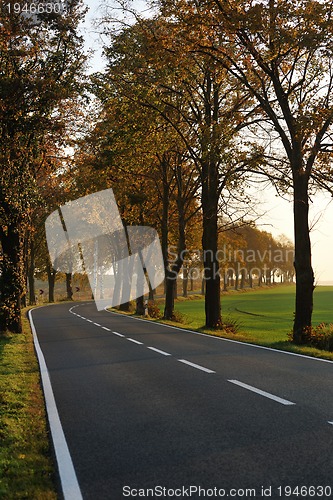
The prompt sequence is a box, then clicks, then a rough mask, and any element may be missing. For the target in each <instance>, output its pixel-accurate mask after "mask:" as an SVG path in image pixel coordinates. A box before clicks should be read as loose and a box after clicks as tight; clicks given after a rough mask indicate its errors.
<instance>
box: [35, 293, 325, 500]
mask: <svg viewBox="0 0 333 500" xmlns="http://www.w3.org/2000/svg"><path fill="white" fill-rule="evenodd" d="M31 316H32V320H33V325H34V329H35V332H36V335H37V337H36V338H38V343H39V346H40V349H41V353H42V354H41V353H39V355H40V361H41V356H42V355H43V356H44V358H45V364H46V367H47V371H46V368H45V367H44V368H43V366H42V365H41V369H42V374H44V376H45V377H46V378H44V379H43V380H44V382H45V380H46V381H47V377H48V376H49V380H50V382H51V386H50V387H48V386H47V387H46V388H44V389H45V394H46V399H47V401H46V402H47V405H48V411H49V414H50V415H51V421H50V424H51V431H52V434H53V439H54V441H55V447H56V448H57V447H58V462H59V468H60V476H61V477H60V479H61V482H62V487H63V491H64V496H65V498H66V500H76V499H79V498H80V496H81V495H82V498H83V499H84V500H86V499H87V500H89V499H91V500H96V499H97V500H104V499H105V500H109V499H110V500H121V499H123V498H237V499H239V498H267V497H268V498H274V499H275V498H283V499H285V498H291V499H293V498H298V499H299V498H331V499H333V473H332V471H333V383H332V382H333V363H330V362H325V361H320V360H315V359H310V358H306V357H302V356H297V355H291V354H287V353H282V352H278V351H272V350H270V349H265V348H259V347H255V346H250V345H246V344H240V343H238V342H233V341H226V340H222V339H219V338H215V337H210V336H206V335H200V334H195V333H190V332H185V331H183V330H179V329H175V328H170V327H166V326H163V325H159V324H156V323H149V322H147V321H142V320H141V321H140V320H137V319H133V318H130V317H127V316H122V315H119V314H114V313H110V312H107V311H103V312H97V310H96V308H95V305H94V303H93V302H88V303H73V304H68V303H64V304H60V305H52V306H47V307H41V308H38V309H35V310H33V311H32V314H31ZM38 343H37V344H36V346H37V348H38ZM45 383H46V382H45ZM50 392H51V393H52V394H51V395H52V396H53V395H54V400H55V406H54V402H53V403H52V401H51V400H49V401H48V398H49V397H50ZM52 413H57V414H58V415H59V418H60V422H61V426H60V423H59V422H58V424H57V425H56V424H54V423H52V422H53V417H52ZM53 416H54V415H53ZM62 430H63V433H64V439H63V440H61V432H62ZM59 433H60V437H59ZM57 443H58V444H57ZM59 443H60V444H59ZM64 443H65V445H66V446H67V447H68V452H69V455H70V458H71V460H72V465H73V471H71V469H70V467H69V465H68V463H67V462H66V460H67V459H68V456H67V455H66V449H65V447H64ZM56 451H57V449H56ZM66 457H67V458H66ZM62 460H64V463H63V464H61V461H62ZM62 470H63V471H65V472H64V474H65V476H66V474H67V476H68V477H62V472H61V471H62ZM76 480H77V487H76V486H75V482H76ZM290 487H291V488H290ZM296 487H298V489H295V488H296ZM301 487H303V490H301ZM71 488H73V489H71ZM297 493H299V494H297ZM301 493H302V494H301Z"/></svg>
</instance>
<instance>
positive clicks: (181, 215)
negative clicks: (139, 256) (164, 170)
mask: <svg viewBox="0 0 333 500" xmlns="http://www.w3.org/2000/svg"><path fill="white" fill-rule="evenodd" d="M180 169H181V166H180V165H179V169H177V185H178V197H177V207H178V248H177V257H176V261H175V262H174V264H173V265H172V266H171V269H169V267H168V268H167V273H166V294H165V308H164V315H163V317H164V319H173V317H174V305H175V298H176V297H177V276H178V274H179V271H180V270H181V268H182V265H183V262H184V252H185V249H186V236H185V227H186V222H185V199H184V197H183V193H182V179H181V176H182V173H181V170H180Z"/></svg>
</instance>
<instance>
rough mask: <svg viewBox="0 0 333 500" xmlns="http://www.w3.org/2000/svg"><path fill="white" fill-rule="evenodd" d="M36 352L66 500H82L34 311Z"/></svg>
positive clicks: (30, 313)
mask: <svg viewBox="0 0 333 500" xmlns="http://www.w3.org/2000/svg"><path fill="white" fill-rule="evenodd" d="M28 317H29V321H30V325H31V330H32V335H33V340H34V345H35V350H36V354H37V358H38V363H39V369H40V374H41V381H42V386H43V391H44V398H45V405H46V411H47V416H48V421H49V425H50V431H51V436H52V441H53V446H54V451H55V455H56V459H57V464H58V470H59V476H60V482H61V487H62V491H63V495H64V499H65V500H82V499H83V497H82V494H81V490H80V486H79V483H78V480H77V477H76V473H75V469H74V466H73V462H72V458H71V455H70V452H69V449H68V445H67V441H66V438H65V435H64V431H63V428H62V425H61V422H60V418H59V413H58V409H57V405H56V402H55V399H54V394H53V390H52V385H51V381H50V376H49V372H48V369H47V366H46V363H45V358H44V355H43V352H42V350H41V347H40V345H39V341H38V337H37V333H36V328H35V325H34V322H33V319H32V310H30V311H29V313H28Z"/></svg>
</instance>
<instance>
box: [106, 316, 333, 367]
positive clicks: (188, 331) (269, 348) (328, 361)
mask: <svg viewBox="0 0 333 500" xmlns="http://www.w3.org/2000/svg"><path fill="white" fill-rule="evenodd" d="M104 311H105V312H108V313H110V314H117V315H118V316H123V317H126V318H128V319H133V320H134V321H145V322H146V323H150V324H153V325H154V324H157V325H160V326H164V327H165V328H171V329H173V330H178V331H180V332H184V333H193V334H194V335H201V336H202V337H209V338H210V339H215V340H220V341H222V342H231V343H233V344H239V345H246V346H249V347H254V348H255V349H264V350H266V351H271V352H280V353H281V354H289V356H297V357H299V358H305V359H309V360H312V361H322V362H323V363H331V364H332V363H333V361H331V360H330V359H323V358H315V357H313V356H307V355H306V354H299V353H297V352H290V351H282V350H281V349H273V348H272V347H266V346H264V345H257V344H250V343H249V342H241V341H240V340H233V339H225V338H223V337H217V336H215V335H209V334H208V333H201V332H196V331H194V330H187V329H186V328H178V327H177V326H172V325H165V324H164V323H158V322H152V321H149V320H148V319H143V318H133V317H132V316H124V314H121V313H117V312H114V311H109V310H108V309H107V308H106V307H105V308H104Z"/></svg>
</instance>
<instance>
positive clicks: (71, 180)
mask: <svg viewBox="0 0 333 500" xmlns="http://www.w3.org/2000/svg"><path fill="white" fill-rule="evenodd" d="M151 6H152V7H153V11H152V14H151V15H150V16H149V17H143V16H141V15H139V14H138V13H136V12H132V13H131V12H130V9H129V7H128V5H126V4H125V3H123V2H122V3H121V7H122V11H123V13H124V14H126V16H125V18H128V16H129V14H130V13H131V14H132V16H133V17H132V21H131V22H129V23H125V22H121V21H120V20H119V19H117V20H115V19H114V18H113V17H112V14H110V13H106V15H105V18H104V19H103V27H104V34H105V36H106V38H105V39H106V43H105V47H104V53H105V56H106V60H107V67H106V69H105V71H103V72H102V73H99V74H95V75H93V76H92V77H91V79H90V83H89V85H88V87H87V86H85V91H87V90H88V91H89V94H90V98H92V102H93V103H94V112H93V110H92V108H91V107H90V108H89V114H87V115H86V123H87V125H88V126H87V127H86V130H85V131H82V130H80V131H79V133H78V130H74V131H73V130H71V136H70V138H71V139H73V137H74V135H75V138H76V144H75V146H74V150H75V154H74V161H73V163H69V162H64V161H63V160H62V159H59V154H58V153H59V151H63V137H64V134H63V133H62V135H61V137H62V140H60V139H59V135H58V136H56V134H55V132H54V129H57V127H54V125H55V124H60V123H65V122H64V121H61V120H62V118H63V113H64V110H66V109H68V113H70V110H72V108H71V106H70V104H69V102H70V101H69V100H70V99H72V100H73V99H75V98H78V96H79V93H80V92H81V91H82V88H80V85H82V81H83V79H84V72H83V62H84V57H83V55H82V51H81V46H80V44H81V42H82V41H81V40H80V39H79V38H78V37H77V36H76V34H75V33H76V30H77V23H78V20H79V19H80V16H81V15H82V10H81V9H80V8H79V6H78V5H76V6H74V7H75V9H76V10H75V9H74V12H77V14H76V16H74V15H73V16H70V15H68V16H66V15H63V16H62V17H61V18H55V19H54V20H52V19H47V18H45V20H43V23H45V24H43V23H42V24H38V26H35V27H34V26H31V25H28V24H24V23H25V22H26V21H24V20H22V19H21V18H20V19H19V18H17V19H15V16H9V18H8V16H7V17H6V22H7V24H8V23H9V21H8V20H7V18H8V19H9V20H10V23H9V24H8V26H9V28H10V30H11V31H9V32H8V33H9V34H8V37H9V38H8V42H7V45H6V44H4V45H3V54H4V57H9V55H10V54H11V48H10V47H11V44H13V43H14V42H13V40H17V41H15V43H17V44H18V46H19V48H20V51H21V52H19V53H18V52H17V51H16V52H15V54H14V56H13V57H14V61H15V64H16V66H15V64H13V68H14V70H13V71H12V72H9V73H8V75H9V76H8V75H5V76H4V78H3V80H2V81H3V82H6V78H7V79H8V78H9V80H10V78H14V76H13V75H15V78H16V79H17V81H18V80H19V79H20V78H21V80H22V85H23V86H24V85H27V82H26V79H27V78H28V76H27V75H28V72H27V71H26V72H24V71H23V69H26V70H28V69H30V70H31V68H28V66H27V67H25V65H27V60H29V61H30V59H27V56H25V55H24V54H25V51H28V50H32V49H31V47H34V51H35V54H36V57H35V59H33V61H35V62H34V64H35V65H36V67H34V68H33V69H35V71H33V72H32V71H30V72H29V78H30V79H31V82H30V86H31V87H32V88H33V89H34V91H35V94H33V93H32V94H31V100H30V101H29V103H30V104H31V106H32V107H31V108H29V109H28V110H27V112H26V113H21V115H20V116H19V117H17V121H15V120H14V122H13V123H19V124H20V127H21V128H20V130H21V131H22V130H23V132H22V133H23V136H22V137H23V138H24V140H27V139H28V136H29V134H28V132H27V131H28V130H30V131H33V137H34V138H35V137H36V138H37V137H38V138H39V139H38V140H39V142H36V143H35V145H36V149H34V150H30V149H27V147H26V144H27V143H24V142H22V144H23V149H22V152H20V151H21V150H20V148H18V146H17V145H18V144H21V143H20V141H17V140H16V139H15V143H11V146H10V145H9V146H8V148H9V150H8V151H9V152H10V154H11V155H12V161H13V162H12V163H11V164H10V165H11V166H10V168H8V170H7V171H8V172H9V173H10V176H11V177H10V179H11V180H14V184H15V183H16V185H17V186H19V190H21V191H19V192H20V195H19V196H18V195H17V192H18V191H16V198H15V196H14V194H15V193H14V192H13V193H12V194H11V197H10V198H11V199H12V200H13V204H12V205H10V207H9V208H8V210H7V211H8V214H9V215H8V217H7V219H6V218H5V212H4V208H2V211H3V212H2V213H1V214H0V215H1V220H2V222H1V224H2V233H1V245H2V253H3V260H2V264H1V266H2V269H1V280H0V281H1V282H0V289H1V311H2V312H1V318H2V320H1V325H0V328H1V329H4V328H10V329H12V330H14V331H19V319H18V318H19V306H20V304H19V298H20V297H21V296H22V294H23V283H22V278H23V277H24V265H23V264H22V262H23V253H22V252H23V251H24V248H25V247H27V248H30V249H31V246H29V245H28V244H27V241H28V239H27V237H26V234H27V228H28V227H31V228H32V227H35V226H36V224H34V225H32V224H31V221H32V215H33V211H34V210H37V211H38V210H39V211H40V210H41V203H40V201H37V200H38V197H37V194H36V193H38V196H40V198H39V200H41V199H43V202H42V205H43V208H42V212H43V211H44V214H45V212H48V211H51V209H53V207H54V205H56V204H57V203H58V202H59V201H60V200H59V198H58V197H57V196H55V197H53V202H52V203H53V206H52V203H50V197H49V196H48V195H47V193H48V188H49V186H50V183H51V182H52V183H54V184H55V186H56V188H55V191H54V192H55V193H57V192H58V193H59V195H60V198H61V203H63V202H64V201H66V199H68V198H72V199H73V198H76V197H78V196H80V195H83V194H88V193H90V192H93V191H96V190H98V189H102V188H106V187H112V188H113V190H114V192H115V195H116V199H117V200H118V204H119V208H120V212H121V216H122V219H123V221H124V223H125V224H126V225H130V224H140V225H149V224H150V225H153V226H154V227H156V228H157V229H158V230H159V232H160V236H161V243H162V251H163V258H164V265H165V271H166V306H165V317H170V316H172V313H173V300H174V286H175V280H176V277H177V275H178V274H179V272H180V271H181V269H182V268H183V264H184V256H185V255H186V250H187V249H189V248H200V250H201V252H202V257H203V267H204V273H205V289H206V290H205V311H206V326H207V327H211V328H217V327H222V326H223V318H222V317H221V297H220V294H221V288H223V284H221V272H220V271H221V269H220V265H221V264H220V259H219V250H220V249H221V245H220V241H219V240H220V239H221V233H223V232H226V231H227V230H231V229H232V230H233V231H234V230H235V228H240V227H242V226H243V225H244V222H245V221H246V220H248V219H249V218H251V217H253V216H254V215H253V214H254V213H255V210H254V209H255V206H256V204H257V201H256V200H255V199H254V198H253V196H252V195H251V196H250V195H249V194H248V193H249V191H248V186H249V185H250V184H251V183H253V182H255V183H258V182H260V180H261V179H262V180H264V181H265V182H267V179H268V180H269V181H270V182H271V183H273V185H274V187H275V188H276V189H277V191H278V193H282V194H283V193H286V192H290V193H291V194H292V196H293V200H294V222H295V258H294V266H295V276H296V304H295V321H294V334H293V339H294V341H295V342H297V343H304V342H306V340H307V338H306V332H307V327H308V326H309V325H311V315H312V307H313V300H312V296H313V289H314V274H313V269H312V265H311V245H310V237H309V222H308V211H309V196H310V194H313V199H314V200H315V192H316V190H317V189H319V188H324V189H331V188H332V183H331V178H332V177H331V173H332V167H331V154H332V149H331V148H332V141H331V126H332V122H333V107H332V104H333V103H332V92H331V90H332V84H333V72H332V71H331V68H332V62H333V58H332V57H333V54H332V49H333V47H332V42H331V38H332V27H333V25H332V19H331V7H332V2H331V1H329V0H326V1H325V0H323V1H315V0H299V1H297V2H294V3H290V2H286V1H282V0H264V1H262V2H252V1H245V0H233V1H230V0H229V1H228V0H225V1H224V0H223V1H218V0H216V1H215V0H204V1H202V2H201V1H200V2H196V1H195V0H188V1H184V0H176V1H172V2H171V1H170V2H169V1H168V0H160V1H155V2H151ZM74 7H73V8H74ZM68 14H70V13H68ZM125 18H124V19H125ZM15 22H17V23H23V24H20V29H22V28H24V29H25V30H26V31H25V33H26V35H25V36H26V37H25V38H24V37H22V38H17V37H16V38H15V36H16V35H15V31H13V23H14V24H15ZM43 27H44V29H43ZM50 34H52V36H51V35H50ZM3 36H4V40H5V33H3ZM66 37H68V38H66ZM37 42H38V43H37ZM42 42H43V43H45V44H46V43H47V44H49V45H48V46H47V47H48V49H47V50H46V49H45V47H46V45H42ZM34 44H35V45H34ZM41 47H43V50H41V51H40V52H39V50H40V49H41ZM30 64H32V63H30ZM48 64H49V66H48ZM17 68H19V69H20V72H18V73H15V71H17ZM37 70H39V73H38V71H37ZM46 76H47V78H48V79H47V78H46ZM10 81H12V80H10ZM4 88H5V84H4ZM37 89H39V94H38V95H39V97H38V96H37V95H36V91H37ZM53 89H54V91H53ZM81 94H82V92H81ZM23 95H24V93H23ZM14 99H16V97H15V96H13V100H14ZM1 102H2V103H3V109H4V110H5V111H4V123H7V122H6V121H5V119H7V120H9V118H8V116H9V115H8V110H9V104H6V105H5V99H4V96H2V97H1ZM10 102H11V101H9V103H10ZM13 103H14V101H13ZM39 103H40V104H41V105H42V104H43V105H44V104H45V106H46V107H45V108H43V107H41V110H42V111H40V110H39V107H38V106H37V104H39ZM65 103H67V106H65ZM23 105H25V101H24V102H23V103H22V106H23ZM33 105H35V107H33ZM6 106H7V107H6ZM13 106H14V105H13ZM22 109H23V108H22ZM36 109H37V110H38V113H39V114H38V113H37V111H36ZM5 112H6V113H7V114H6V113H5ZM34 113H35V115H34ZM36 113H37V114H36ZM43 113H44V114H43ZM32 117H34V121H33V123H32V122H31V121H29V127H27V128H26V129H25V128H24V127H25V125H26V120H28V119H29V120H30V119H31V118H32ZM40 117H41V118H43V119H44V117H45V120H44V122H43V121H42V119H41V118H40ZM46 118H48V119H49V122H50V123H49V122H48V121H47V120H46ZM8 123H9V121H8ZM27 123H28V122H27ZM39 123H43V127H41V128H39ZM67 123H68V122H67ZM14 128H15V127H14ZM59 129H60V130H62V129H61V127H59V126H58V129H57V130H59ZM38 134H39V135H38ZM36 140H37V139H36ZM22 141H23V139H22ZM8 144H10V143H8ZM47 148H48V149H47ZM23 151H24V152H25V154H26V156H27V157H28V158H29V162H30V163H29V165H30V164H31V162H35V163H36V162H37V163H38V162H39V165H41V169H40V170H39V172H41V174H40V175H36V170H34V168H32V167H29V168H28V170H26V162H24V161H23V156H24V155H23ZM43 151H44V156H43V158H44V161H43V162H41V158H40V155H41V152H43ZM18 152H19V154H18ZM52 153H54V154H52ZM8 154H9V153H8ZM17 154H18V157H16V155H17ZM19 158H20V159H19ZM45 158H48V159H49V161H48V162H46V161H45ZM51 158H53V161H51ZM14 160H15V161H14ZM35 163H34V164H35ZM46 164H48V165H49V166H50V171H49V173H47V169H46V168H45V166H46ZM14 184H13V186H14ZM7 185H8V183H7V184H5V183H4V181H3V184H2V192H3V193H4V194H3V195H2V196H3V197H2V199H1V207H5V208H6V200H7V199H8V193H9V192H10V191H7V192H6V189H7ZM28 186H32V188H31V189H32V191H31V189H30V191H29V189H28ZM32 192H33V193H34V195H33V196H32V195H31V193H32ZM6 193H7V197H6ZM22 193H23V194H24V196H22ZM18 198H19V200H20V201H19V203H18V201H17V200H18ZM51 198H52V197H51ZM25 199H27V200H29V201H28V202H27V201H24V200H25ZM33 200H36V201H33ZM14 201H15V203H14ZM23 201H24V203H23ZM32 201H33V203H32ZM28 203H30V205H31V206H30V205H29V204H28ZM32 205H33V206H32ZM16 214H18V215H17V216H16ZM15 217H16V219H15ZM12 219H13V220H16V222H15V223H14V226H15V228H16V229H15V228H14V233H15V234H17V238H18V239H19V241H20V243H19V244H16V246H15V247H13V248H15V250H13V251H12V254H13V255H15V256H19V257H16V260H15V261H14V260H13V259H14V257H13V256H12V257H10V256H9V251H8V249H7V248H8V246H6V237H7V234H9V233H10V231H9V228H10V227H11V226H10V225H9V224H8V223H7V220H8V222H9V220H12ZM41 219H43V217H42V216H40V219H39V220H41ZM29 224H30V226H29ZM238 231H239V229H238ZM248 237H249V238H250V235H248ZM170 244H172V245H174V247H175V252H173V254H174V258H172V259H171V257H170V252H169V247H170ZM18 245H19V246H18ZM238 248H239V247H238ZM241 248H242V247H241ZM247 248H248V249H250V246H248V247H247ZM269 249H271V250H272V247H271V248H270V247H269V244H268V247H267V246H266V248H265V249H264V250H261V251H260V253H259V254H258V253H257V256H256V258H257V260H259V261H260V257H261V256H262V255H263V252H266V254H265V255H266V256H267V255H269V254H268V251H269ZM238 255H241V254H240V253H238ZM244 255H245V253H244V254H242V255H241V257H239V259H238V261H237V262H238V264H241V260H242V258H243V257H244ZM10 259H12V260H10ZM18 259H19V260H18ZM247 259H248V260H247V261H246V262H245V261H244V259H243V261H244V262H243V263H244V264H249V258H248V254H247ZM259 264H260V262H259ZM288 265H289V264H288ZM32 267H33V266H32ZM277 267H280V269H281V267H282V266H276V268H277ZM243 268H244V269H245V270H246V269H247V267H246V266H243ZM258 269H260V265H259V267H258ZM244 272H245V271H243V274H244ZM10 273H11V274H10ZM15 273H18V274H17V275H16V274H15ZM288 273H289V275H290V276H292V271H291V270H288ZM248 274H249V273H248ZM259 274H260V273H259ZM259 274H258V280H259V282H260V279H262V277H260V276H259ZM240 279H241V280H242V277H241V278H240ZM6 287H7V288H8V290H7V288H6ZM6 290H7V291H6Z"/></svg>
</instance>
